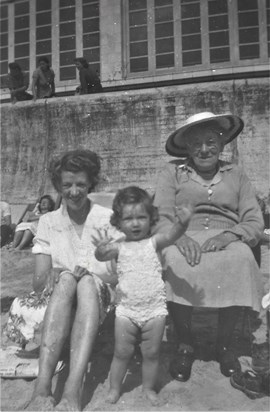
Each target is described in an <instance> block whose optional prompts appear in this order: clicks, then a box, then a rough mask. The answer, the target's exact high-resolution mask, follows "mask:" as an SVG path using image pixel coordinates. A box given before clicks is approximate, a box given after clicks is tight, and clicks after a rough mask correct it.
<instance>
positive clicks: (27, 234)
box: [15, 229, 34, 250]
mask: <svg viewBox="0 0 270 412" xmlns="http://www.w3.org/2000/svg"><path fill="white" fill-rule="evenodd" d="M33 238H34V236H33V233H32V232H31V230H28V229H26V230H25V231H24V233H23V237H22V239H21V241H20V243H19V244H18V246H17V247H15V249H16V250H21V249H23V248H24V247H25V246H28V245H30V243H31V241H32V240H33Z"/></svg>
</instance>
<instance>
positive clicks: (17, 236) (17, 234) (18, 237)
mask: <svg viewBox="0 0 270 412" xmlns="http://www.w3.org/2000/svg"><path fill="white" fill-rule="evenodd" d="M23 234H24V230H19V231H18V232H15V233H14V238H13V247H14V248H15V247H17V246H18V245H19V243H20V242H21V240H22V238H23Z"/></svg>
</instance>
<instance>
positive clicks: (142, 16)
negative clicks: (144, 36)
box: [129, 11, 147, 26]
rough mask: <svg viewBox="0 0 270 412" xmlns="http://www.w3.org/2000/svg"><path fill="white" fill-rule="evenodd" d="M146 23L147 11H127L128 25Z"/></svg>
mask: <svg viewBox="0 0 270 412" xmlns="http://www.w3.org/2000/svg"><path fill="white" fill-rule="evenodd" d="M146 23H147V13H146V12H145V11H139V12H134V13H129V24H130V26H136V25H144V24H146Z"/></svg>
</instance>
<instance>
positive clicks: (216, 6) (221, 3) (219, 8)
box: [208, 0, 228, 16]
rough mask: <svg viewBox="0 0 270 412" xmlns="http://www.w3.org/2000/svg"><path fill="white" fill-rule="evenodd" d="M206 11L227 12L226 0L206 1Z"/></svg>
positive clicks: (214, 12) (213, 12)
mask: <svg viewBox="0 0 270 412" xmlns="http://www.w3.org/2000/svg"><path fill="white" fill-rule="evenodd" d="M208 12H209V15H210V16H211V14H222V13H227V12H228V6H227V0H218V1H217V0H214V1H208Z"/></svg>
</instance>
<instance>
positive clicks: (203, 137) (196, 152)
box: [186, 128, 224, 172]
mask: <svg viewBox="0 0 270 412" xmlns="http://www.w3.org/2000/svg"><path fill="white" fill-rule="evenodd" d="M186 145H187V150H188V154H189V156H190V157H191V158H192V159H193V162H194V164H195V166H196V167H197V169H198V170H199V171H202V172H209V171H212V170H214V169H215V167H216V165H217V163H218V159H219V154H220V153H221V152H222V150H223V146H224V144H223V140H222V137H221V135H220V134H219V132H217V131H215V130H209V129H208V128H207V129H204V128H201V129H199V128H194V129H193V130H192V134H190V135H188V136H186Z"/></svg>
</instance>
